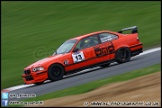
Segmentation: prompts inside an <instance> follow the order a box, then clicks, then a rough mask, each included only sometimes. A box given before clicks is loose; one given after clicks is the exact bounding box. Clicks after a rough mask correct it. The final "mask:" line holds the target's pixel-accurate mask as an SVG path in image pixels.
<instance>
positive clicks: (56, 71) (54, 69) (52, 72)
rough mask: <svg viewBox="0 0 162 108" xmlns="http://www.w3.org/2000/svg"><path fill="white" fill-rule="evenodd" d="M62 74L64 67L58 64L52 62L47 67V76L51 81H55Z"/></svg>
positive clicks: (60, 77) (61, 76)
mask: <svg viewBox="0 0 162 108" xmlns="http://www.w3.org/2000/svg"><path fill="white" fill-rule="evenodd" d="M63 76H64V68H63V67H62V66H61V65H59V64H53V65H51V66H50V68H49V69H48V77H49V79H50V80H51V81H57V80H60V79H62V78H63Z"/></svg>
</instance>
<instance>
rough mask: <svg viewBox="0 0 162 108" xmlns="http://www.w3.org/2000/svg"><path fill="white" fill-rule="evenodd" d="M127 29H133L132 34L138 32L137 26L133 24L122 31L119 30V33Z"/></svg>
mask: <svg viewBox="0 0 162 108" xmlns="http://www.w3.org/2000/svg"><path fill="white" fill-rule="evenodd" d="M127 30H132V34H133V33H137V32H138V31H137V26H132V27H127V28H123V29H121V30H120V31H118V33H122V32H123V31H127Z"/></svg>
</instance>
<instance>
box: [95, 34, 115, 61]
mask: <svg viewBox="0 0 162 108" xmlns="http://www.w3.org/2000/svg"><path fill="white" fill-rule="evenodd" d="M98 36H99V39H100V44H99V45H97V46H95V47H94V49H95V53H96V56H97V57H98V58H99V59H98V60H97V61H98V62H104V61H111V60H113V59H114V58H115V50H114V45H113V43H112V41H113V40H115V39H117V38H118V36H116V35H114V34H110V33H105V32H104V33H99V34H98Z"/></svg>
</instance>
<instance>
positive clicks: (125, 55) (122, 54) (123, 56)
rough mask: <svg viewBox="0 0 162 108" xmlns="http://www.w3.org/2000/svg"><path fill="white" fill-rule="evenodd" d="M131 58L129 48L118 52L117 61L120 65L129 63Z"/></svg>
mask: <svg viewBox="0 0 162 108" xmlns="http://www.w3.org/2000/svg"><path fill="white" fill-rule="evenodd" d="M130 58H131V52H130V50H129V48H120V49H118V50H117V51H116V61H117V62H118V63H125V62H128V61H129V60H130Z"/></svg>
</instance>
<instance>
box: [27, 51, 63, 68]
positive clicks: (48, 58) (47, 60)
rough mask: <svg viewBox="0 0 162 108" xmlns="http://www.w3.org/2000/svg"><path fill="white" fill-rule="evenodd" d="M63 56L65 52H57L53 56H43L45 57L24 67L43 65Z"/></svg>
mask: <svg viewBox="0 0 162 108" xmlns="http://www.w3.org/2000/svg"><path fill="white" fill-rule="evenodd" d="M61 56H63V54H57V55H53V56H49V57H46V58H43V59H41V60H38V61H36V62H35V63H33V64H31V65H29V66H27V67H26V68H24V69H29V68H34V67H39V66H42V65H43V64H45V63H48V62H51V61H54V60H56V59H58V58H60V57H61Z"/></svg>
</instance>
